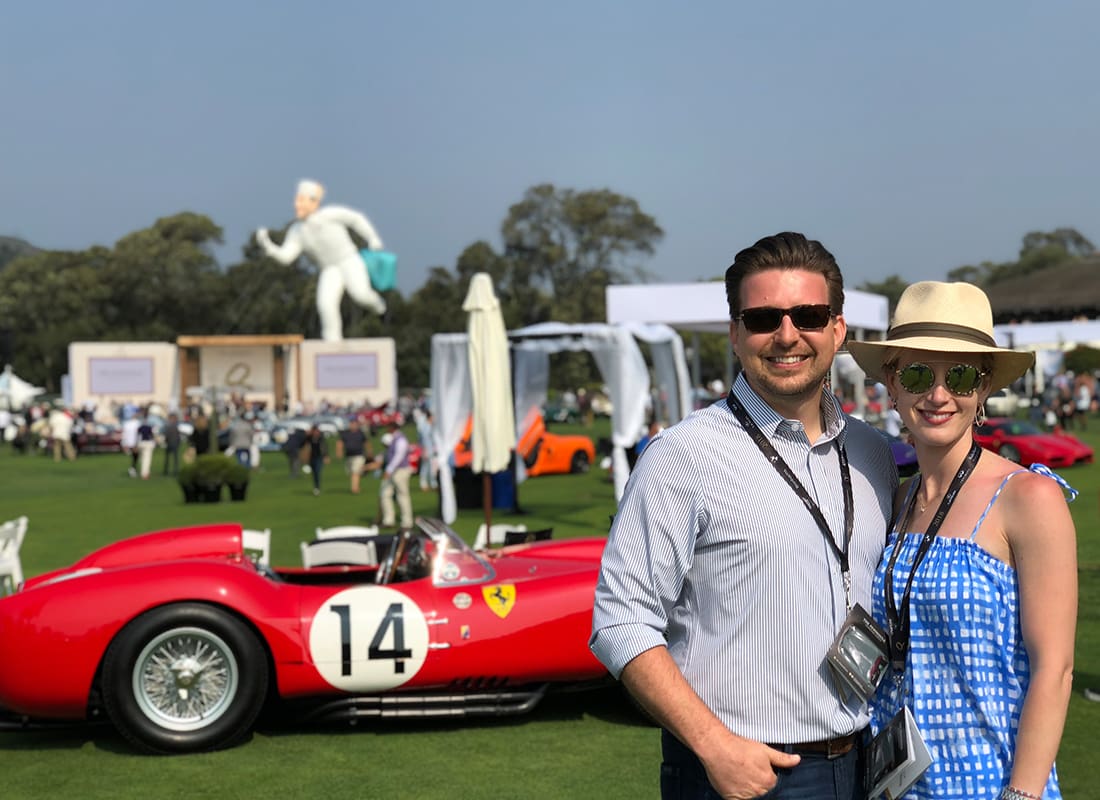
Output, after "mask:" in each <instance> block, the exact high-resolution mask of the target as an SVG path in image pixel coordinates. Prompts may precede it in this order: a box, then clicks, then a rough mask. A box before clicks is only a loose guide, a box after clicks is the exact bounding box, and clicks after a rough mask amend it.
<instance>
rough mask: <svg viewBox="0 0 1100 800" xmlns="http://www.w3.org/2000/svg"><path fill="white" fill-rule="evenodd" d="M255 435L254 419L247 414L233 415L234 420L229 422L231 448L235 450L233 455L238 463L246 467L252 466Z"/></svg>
mask: <svg viewBox="0 0 1100 800" xmlns="http://www.w3.org/2000/svg"><path fill="white" fill-rule="evenodd" d="M253 435H254V430H253V428H252V420H251V419H249V418H248V416H247V415H245V414H239V415H237V416H236V417H233V421H232V422H231V423H229V449H230V450H232V451H233V457H234V458H236V459H237V461H238V463H240V464H243V465H244V466H246V467H250V466H252V437H253Z"/></svg>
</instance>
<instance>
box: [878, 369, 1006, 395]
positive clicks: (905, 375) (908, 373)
mask: <svg viewBox="0 0 1100 800" xmlns="http://www.w3.org/2000/svg"><path fill="white" fill-rule="evenodd" d="M896 373H897V376H898V383H900V384H901V388H903V389H905V391H907V392H909V393H911V394H925V393H926V392H928V391H929V390H930V389H931V388H932V387H933V386H935V385H936V371H935V370H934V369H932V367H930V366H929V365H928V364H922V363H921V362H919V361H914V362H913V363H912V364H909V365H907V366H904V367H900V368H898V369H897V370H896ZM988 374H989V373H988V372H986V371H984V370H982V369H979V368H978V367H975V366H974V365H973V364H955V365H954V366H950V367H948V368H947V370H946V371H945V372H944V376H943V385H944V386H946V387H947V390H948V391H949V392H951V394H955V395H958V396H959V397H966V396H967V395H971V394H974V392H975V391H976V390H977V389H978V387H979V386H981V385H982V380H983V379H984V378H985V376H986V375H988Z"/></svg>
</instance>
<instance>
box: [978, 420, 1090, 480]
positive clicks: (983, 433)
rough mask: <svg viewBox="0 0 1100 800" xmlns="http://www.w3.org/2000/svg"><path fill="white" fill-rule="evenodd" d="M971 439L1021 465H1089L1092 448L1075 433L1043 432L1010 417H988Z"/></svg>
mask: <svg viewBox="0 0 1100 800" xmlns="http://www.w3.org/2000/svg"><path fill="white" fill-rule="evenodd" d="M974 439H975V440H976V441H977V442H978V444H980V445H981V446H982V447H984V448H985V449H987V450H992V451H993V452H995V453H1000V454H1001V455H1007V457H1009V458H1011V459H1012V460H1014V461H1019V462H1020V463H1021V464H1025V465H1027V464H1034V463H1038V464H1045V465H1046V466H1048V467H1051V468H1053V469H1060V468H1062V467H1071V466H1073V465H1074V464H1091V463H1092V460H1093V450H1092V448H1091V447H1089V446H1088V445H1087V444H1085V443H1084V442H1082V441H1081V440H1080V439H1078V438H1077V437H1075V436H1070V435H1069V434H1065V433H1045V432H1043V431H1041V430H1039V429H1038V428H1036V427H1035V426H1034V425H1033V424H1031V423H1030V422H1026V421H1023V420H1018V419H1011V418H1009V417H990V418H989V419H987V420H986V421H985V422H984V423H983V424H981V425H979V426H978V427H977V428H976V429H975V431H974Z"/></svg>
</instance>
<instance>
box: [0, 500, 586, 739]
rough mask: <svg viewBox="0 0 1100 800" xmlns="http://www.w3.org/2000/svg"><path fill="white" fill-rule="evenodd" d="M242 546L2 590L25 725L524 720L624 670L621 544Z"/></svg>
mask: <svg viewBox="0 0 1100 800" xmlns="http://www.w3.org/2000/svg"><path fill="white" fill-rule="evenodd" d="M326 541H327V542H329V544H326V542H322V541H318V542H316V543H314V545H317V546H319V547H318V549H321V547H322V546H323V547H328V548H331V547H332V544H331V542H332V540H326ZM241 542H242V531H241V527H240V526H239V525H233V524H215V525H204V526H198V527H192V528H181V529H175V530H167V531H160V532H156V533H149V534H145V535H142V536H137V537H135V538H131V539H126V540H123V541H120V542H116V543H114V544H112V545H109V546H107V547H104V548H103V549H101V550H98V551H96V552H94V553H92V554H91V555H88V556H86V557H85V558H82V559H80V560H79V561H77V562H76V563H75V564H73V565H72V566H71V567H68V568H66V569H62V570H58V571H56V572H52V573H48V574H45V575H42V576H38V577H35V578H30V579H28V580H27V581H26V582H25V585H24V586H23V587H22V589H21V590H20V591H18V592H16V593H15V594H13V595H10V596H7V597H3V598H0V652H3V653H5V654H7V655H8V657H6V658H4V659H0V707H2V708H3V709H4V711H5V716H6V718H7V719H8V720H9V722H10V721H12V720H21V721H22V722H24V723H26V722H29V721H34V720H84V719H96V718H102V717H103V716H104V715H105V716H106V717H107V718H108V719H109V720H110V721H111V723H113V725H114V726H115V728H117V729H118V731H119V732H120V733H121V734H122V735H123V736H124V737H125V738H126V739H127V740H129V741H130V742H131V743H132V744H133V745H134V746H136V747H137V748H139V749H142V750H146V751H150V752H157V753H186V752H194V751H201V750H210V749H216V748H221V747H227V746H230V745H233V744H235V743H238V742H240V741H241V740H242V739H244V738H246V737H247V736H248V735H249V733H250V731H251V730H252V727H253V724H254V723H255V721H256V719H257V717H258V715H259V714H260V712H261V710H262V709H263V708H264V707H265V704H267V703H269V702H272V703H274V702H278V701H285V704H286V705H288V706H294V707H298V708H302V707H307V708H308V709H309V711H310V714H309V716H310V717H311V718H315V719H355V718H362V717H381V716H402V715H410V716H417V717H423V716H431V715H433V714H435V715H444V716H448V717H454V716H459V715H465V714H493V715H499V714H516V713H521V712H524V711H527V710H529V709H530V708H532V707H533V706H534V705H535V704H536V703H537V702H538V700H539V699H540V698H541V697H542V696H543V695H544V694H545V693H546V692H547V691H548V690H549V689H551V688H553V687H555V686H562V685H576V684H584V683H586V682H589V681H595V682H602V680H603V679H604V678H606V676H607V672H606V670H605V669H604V667H603V666H602V665H601V664H600V663H599V662H598V661H597V660H596V659H595V658H594V657H593V656H592V654H591V653H590V651H589V650H588V646H587V641H588V636H589V632H590V630H591V614H592V600H593V593H594V589H595V584H596V573H597V570H598V567H599V558H600V555H601V553H602V551H603V546H604V540H603V539H573V540H565V541H560V542H555V541H540V542H532V543H529V544H519V545H514V546H507V547H504V548H500V549H497V550H493V551H490V552H475V551H473V550H472V549H471V548H470V547H469V546H468V545H466V544H465V543H464V542H463V541H462V539H460V538H459V537H458V536H457V535H456V534H455V533H454V532H453V531H452V530H451V529H450V528H448V527H447V526H445V525H444V524H443V523H441V522H438V521H436V520H430V519H424V518H420V519H418V520H417V524H416V526H415V527H414V528H413V529H411V530H405V531H400V532H398V533H396V534H392V535H385V534H383V535H378V536H372V537H364V538H363V539H352V540H346V541H344V542H337V545H339V544H346V545H348V546H349V547H352V548H355V547H356V546H357V547H358V548H360V549H357V550H356V551H355V552H356V553H357V555H354V556H350V555H345V556H336V557H332V555H331V554H330V557H329V558H327V559H316V558H315V559H312V560H307V561H306V563H314V564H315V563H316V562H317V561H318V560H320V561H322V562H323V563H324V564H325V565H324V566H310V567H294V568H276V569H271V568H268V567H264V566H262V565H260V564H257V563H254V562H253V561H252V560H251V559H250V558H249V557H247V556H246V555H245V554H244V552H243V550H242V543H241ZM312 546H313V545H311V547H312ZM359 553H366V554H367V557H365V558H360V557H359V555H358V554H359ZM304 560H305V559H304ZM12 654H18V657H17V658H16V657H11V656H12Z"/></svg>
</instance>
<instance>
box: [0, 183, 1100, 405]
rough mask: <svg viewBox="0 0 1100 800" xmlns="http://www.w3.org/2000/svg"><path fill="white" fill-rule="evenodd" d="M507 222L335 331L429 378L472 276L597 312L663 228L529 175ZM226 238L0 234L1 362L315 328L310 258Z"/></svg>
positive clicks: (580, 378) (509, 310) (507, 309)
mask: <svg viewBox="0 0 1100 800" xmlns="http://www.w3.org/2000/svg"><path fill="white" fill-rule="evenodd" d="M285 233H286V229H285V228H284V229H283V230H282V231H272V238H273V240H275V241H281V239H282V236H284V235H285ZM500 233H501V242H502V246H501V247H499V248H497V247H494V246H493V245H492V244H490V243H489V242H486V241H476V242H473V243H472V244H470V245H469V246H468V247H466V249H465V250H463V251H462V253H460V254H459V255H458V257H457V259H456V260H455V264H454V266H452V267H444V266H435V267H432V268H431V269H430V270H429V272H428V275H427V278H426V280H425V281H424V283H423V284H422V285H421V286H420V287H419V288H418V289H416V290H415V291H414V292H412V293H411V294H410V295H409V296H408V297H405V296H403V295H402V294H401V293H400V292H399V291H397V290H392V291H388V292H385V297H386V302H387V304H388V306H389V309H390V310H389V313H388V314H387V320H386V322H385V323H383V321H382V320H381V319H380V318H378V317H377V316H375V315H374V314H371V313H369V312H367V311H364V310H363V309H361V308H359V307H358V306H357V305H355V304H354V303H352V302H351V301H350V300H348V299H346V298H345V301H344V305H343V309H342V310H343V316H344V321H345V322H344V335H345V336H347V337H348V338H355V337H377V336H388V337H392V338H393V339H394V340H395V343H396V349H397V369H398V381H399V384H400V385H401V386H403V387H422V386H427V385H428V383H429V375H430V367H431V364H430V362H431V347H430V340H431V336H432V334H433V333H440V332H448V331H462V330H465V327H466V319H465V315H464V314H463V313H462V312H461V307H462V301H463V299H464V298H465V295H466V290H467V287H468V286H469V282H470V278H471V277H472V276H473V275H474V274H475V273H477V272H487V273H488V274H489V275H490V276H491V277H492V279H493V284H494V287H495V289H496V293H497V296H498V297H499V298H500V302H501V309H502V312H503V315H504V321H505V326H506V327H507V328H508V329H509V330H511V329H515V328H519V327H523V326H526V325H532V324H535V323H538V322H546V321H550V320H555V321H560V322H592V321H596V320H603V319H606V308H605V292H604V290H605V289H606V287H607V286H608V285H609V284H617V283H630V282H633V281H638V280H645V279H647V278H650V277H651V276H650V275H649V273H648V272H647V271H646V269H645V264H646V261H647V260H648V258H649V257H651V256H652V255H653V253H654V251H655V249H656V245H657V244H658V243H659V242H660V241H661V239H662V238H663V236H664V231H663V230H662V229H661V227H660V225H658V224H657V221H656V220H655V219H654V218H653V217H652V216H651V215H649V214H647V213H646V212H645V211H643V210H642V209H641V207H640V206H639V204H638V202H637V201H636V200H634V199H633V198H630V197H627V196H624V195H621V194H618V193H616V192H613V191H611V190H609V189H599V190H586V191H577V190H573V189H566V188H558V187H555V186H553V185H551V184H540V185H537V186H533V187H531V188H529V189H528V190H527V191H526V192H525V193H524V195H523V197H522V198H521V199H520V201H519V202H517V203H515V204H514V205H512V206H511V207H510V208H509V209H508V212H507V214H506V215H505V218H504V220H503V222H502V223H501V227H500ZM222 236H223V231H222V228H221V227H220V226H218V225H217V224H216V223H215V222H214V221H213V220H211V219H210V218H209V217H207V216H205V215H202V214H198V213H194V212H181V213H178V214H175V215H173V216H169V217H163V218H161V219H158V220H157V221H156V222H154V223H153V225H152V226H150V227H148V228H144V229H142V230H138V231H135V232H133V233H130V234H128V235H126V236H124V237H123V238H121V239H120V240H119V241H118V242H116V243H115V245H114V246H113V247H102V246H95V247H91V248H88V249H87V250H81V251H60V250H39V249H37V248H35V247H33V246H30V245H27V244H26V243H23V242H20V241H19V240H14V239H11V238H7V237H0V362H7V363H11V364H12V366H13V368H14V370H15V371H16V373H17V374H19V375H20V376H22V377H23V378H25V379H26V380H29V381H31V382H33V383H36V384H38V385H41V386H44V387H45V388H46V390H47V391H49V392H57V391H59V389H60V379H61V376H62V375H63V374H64V373H65V372H66V371H67V369H68V346H69V343H70V342H73V341H169V342H171V341H175V339H176V337H178V336H180V335H185V334H191V335H217V334H264V333H301V334H303V335H305V336H306V337H307V338H317V337H319V335H320V329H319V320H318V318H317V311H316V303H315V293H316V284H317V271H316V269H315V267H314V265H312V264H310V263H309V262H308V260H307V259H305V258H300V259H298V260H297V261H296V262H295V263H293V264H289V265H285V266H284V265H282V264H279V263H278V262H276V261H275V260H273V259H270V258H268V257H266V256H265V255H264V254H263V252H262V251H261V249H260V248H259V246H258V245H257V244H256V243H255V241H253V240H250V241H249V242H247V243H246V244H245V246H244V247H243V248H242V253H241V259H240V260H239V261H237V262H235V263H233V264H230V265H228V266H225V267H223V266H222V265H220V264H219V263H218V261H217V259H216V258H215V256H214V247H215V246H217V245H220V244H222V241H223V239H222ZM1093 253H1095V248H1094V247H1093V246H1092V244H1091V243H1090V242H1089V241H1088V240H1087V239H1085V238H1084V237H1083V236H1081V234H1079V233H1078V232H1077V231H1075V230H1073V229H1072V228H1060V229H1058V230H1056V231H1054V232H1051V233H1029V234H1028V235H1027V236H1025V237H1024V243H1023V247H1022V248H1021V253H1020V259H1019V260H1018V261H1017V262H1013V263H1011V264H990V263H983V264H982V265H979V266H976V267H974V266H964V267H959V268H957V269H956V270H953V271H952V272H951V273H949V274H948V279H949V280H969V281H971V282H975V283H979V284H980V285H984V284H987V283H989V282H993V281H996V280H999V279H1002V278H1003V277H1006V276H1009V275H1013V274H1018V273H1019V272H1021V271H1025V272H1026V271H1031V270H1034V269H1040V268H1043V267H1045V266H1050V265H1052V264H1054V263H1061V261H1063V260H1064V259H1067V258H1081V257H1084V256H1088V255H1091V254H1093ZM721 277H722V276H721V275H718V276H716V279H721ZM906 285H907V284H906V282H905V281H904V280H903V279H901V278H900V277H898V276H896V275H893V276H890V277H888V278H886V279H885V280H884V281H881V282H877V283H876V282H868V283H864V284H863V285H861V286H860V287H858V288H860V289H864V290H866V291H871V292H878V293H880V294H885V295H886V296H887V297H889V298H890V300H891V308H893V304H894V303H895V302H896V300H897V297H898V296H899V295H900V294H901V292H902V290H904V288H905V286H906ZM699 342H700V344H699V351H700V352H699V363H700V365H701V378H702V380H704V381H707V380H710V379H712V378H723V377H724V376H725V375H726V358H727V348H726V337H725V336H724V335H722V334H701V335H700V338H699ZM554 359H555V361H554V369H553V370H552V379H553V381H554V384H555V386H558V387H562V388H565V387H578V386H585V385H592V384H598V383H599V376H598V374H597V372H596V369H595V365H594V364H593V363H592V359H591V358H590V357H589V356H588V355H587V354H586V353H560V354H556V355H555V356H554Z"/></svg>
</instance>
